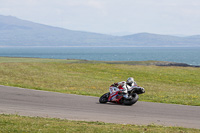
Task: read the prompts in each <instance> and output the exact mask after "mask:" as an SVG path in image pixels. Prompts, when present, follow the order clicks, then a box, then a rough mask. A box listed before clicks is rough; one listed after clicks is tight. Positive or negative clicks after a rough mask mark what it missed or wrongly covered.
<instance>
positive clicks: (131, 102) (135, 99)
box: [124, 93, 139, 105]
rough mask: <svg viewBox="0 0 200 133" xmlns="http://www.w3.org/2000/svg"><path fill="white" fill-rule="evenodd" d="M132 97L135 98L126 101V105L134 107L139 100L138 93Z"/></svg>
mask: <svg viewBox="0 0 200 133" xmlns="http://www.w3.org/2000/svg"><path fill="white" fill-rule="evenodd" d="M132 97H133V98H132V99H124V105H133V104H135V103H136V102H137V101H138V99H139V96H138V94H136V93H133V95H132Z"/></svg>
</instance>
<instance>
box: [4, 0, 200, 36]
mask: <svg viewBox="0 0 200 133" xmlns="http://www.w3.org/2000/svg"><path fill="white" fill-rule="evenodd" d="M0 15H11V16H16V17H18V18H21V19H25V20H30V21H33V22H38V23H42V24H48V25H52V26H57V27H63V28H66V29H71V30H81V31H90V32H97V33H106V34H113V33H122V34H128V33H140V32H149V33H157V34H171V35H194V34H200V0H0Z"/></svg>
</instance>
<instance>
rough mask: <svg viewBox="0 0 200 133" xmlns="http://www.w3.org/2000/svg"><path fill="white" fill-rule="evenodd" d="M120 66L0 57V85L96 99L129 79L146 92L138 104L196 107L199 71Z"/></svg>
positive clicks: (199, 89)
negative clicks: (154, 103)
mask: <svg viewBox="0 0 200 133" xmlns="http://www.w3.org/2000/svg"><path fill="white" fill-rule="evenodd" d="M124 63H125V64H105V63H102V62H95V61H93V62H87V61H80V60H56V59H39V58H5V57H1V58H0V75H1V76H0V84H1V85H6V86H16V87H22V88H30V89H37V90H46V91H54V92H61V93H70V94H78V95H90V96H98V97H99V96H101V95H102V94H103V93H106V92H107V91H108V88H109V86H110V84H112V83H114V82H119V81H124V80H126V79H127V78H128V77H132V76H133V77H134V78H135V80H136V81H137V83H138V85H140V86H142V87H144V88H145V90H146V93H145V94H143V95H140V100H141V101H150V102H160V103H173V104H184V105H196V106H200V68H194V67H161V66H153V65H150V66H145V65H127V64H126V63H127V62H124ZM148 63H150V62H148Z"/></svg>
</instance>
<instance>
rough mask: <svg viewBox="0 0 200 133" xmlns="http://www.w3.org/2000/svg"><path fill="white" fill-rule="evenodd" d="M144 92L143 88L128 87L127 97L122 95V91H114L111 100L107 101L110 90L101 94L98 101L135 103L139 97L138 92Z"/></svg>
mask: <svg viewBox="0 0 200 133" xmlns="http://www.w3.org/2000/svg"><path fill="white" fill-rule="evenodd" d="M142 93H145V90H144V88H142V87H138V86H133V87H131V88H130V89H128V98H125V97H123V93H121V92H120V91H118V92H116V93H115V94H116V95H115V96H116V97H115V98H114V99H113V100H111V101H109V100H108V99H109V97H110V92H108V93H105V94H103V95H102V96H101V97H100V98H99V102H100V103H107V102H113V103H118V104H124V105H133V104H135V103H136V102H137V101H138V99H139V96H138V95H139V94H142Z"/></svg>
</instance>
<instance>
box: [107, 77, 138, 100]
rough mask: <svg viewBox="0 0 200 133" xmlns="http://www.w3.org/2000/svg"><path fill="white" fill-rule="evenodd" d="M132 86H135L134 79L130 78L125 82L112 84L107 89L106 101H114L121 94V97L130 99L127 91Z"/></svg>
mask: <svg viewBox="0 0 200 133" xmlns="http://www.w3.org/2000/svg"><path fill="white" fill-rule="evenodd" d="M132 86H137V84H136V82H135V81H134V78H132V77H129V78H128V79H127V80H126V81H121V82H118V83H114V84H112V85H111V86H110V88H109V91H110V96H109V98H108V101H114V100H115V99H116V96H117V94H118V93H122V94H123V97H125V98H127V99H131V97H129V96H128V89H130V88H131V87H132ZM117 92H118V93H117Z"/></svg>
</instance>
